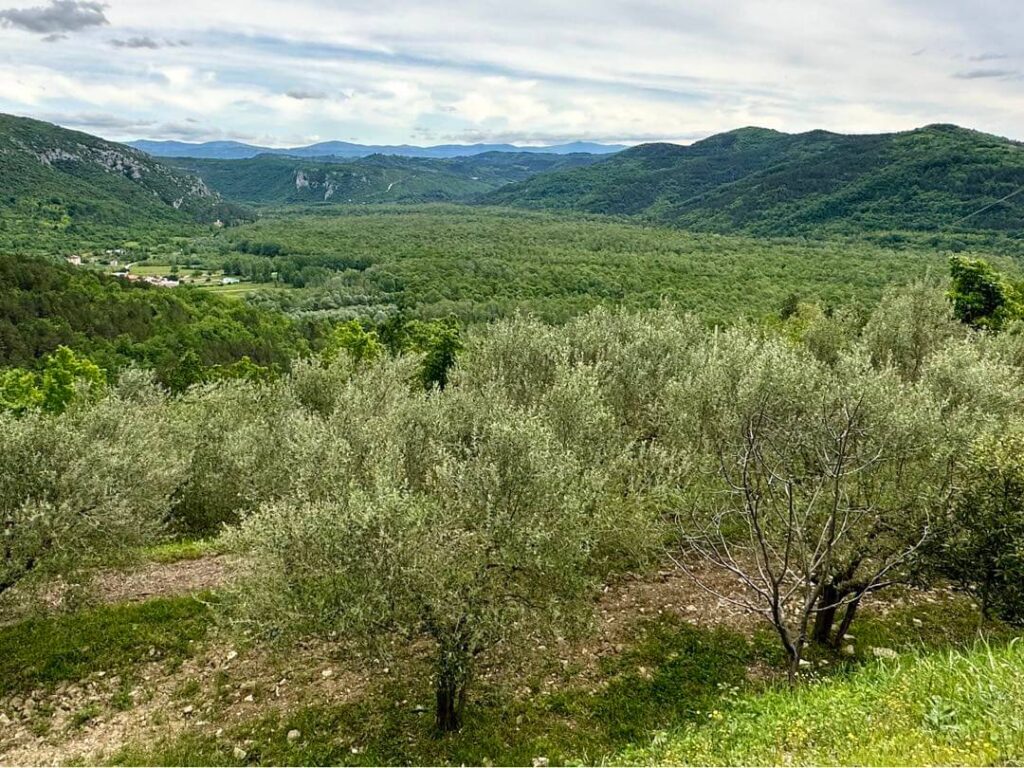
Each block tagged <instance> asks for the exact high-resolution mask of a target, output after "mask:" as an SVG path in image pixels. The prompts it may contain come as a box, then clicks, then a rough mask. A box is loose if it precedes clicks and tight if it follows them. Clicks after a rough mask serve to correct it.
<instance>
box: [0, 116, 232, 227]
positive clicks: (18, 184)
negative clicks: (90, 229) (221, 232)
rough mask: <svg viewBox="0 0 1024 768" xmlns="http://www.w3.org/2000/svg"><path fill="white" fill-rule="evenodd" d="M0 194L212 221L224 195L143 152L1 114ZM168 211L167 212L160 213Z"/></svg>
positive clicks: (11, 200)
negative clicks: (189, 216)
mask: <svg viewBox="0 0 1024 768" xmlns="http://www.w3.org/2000/svg"><path fill="white" fill-rule="evenodd" d="M0 195H2V196H5V197H6V198H7V202H8V204H9V205H10V204H16V203H17V202H18V201H19V200H21V201H24V200H26V199H46V200H50V199H53V200H57V201H62V202H63V201H66V202H68V203H69V204H72V203H75V202H88V203H96V204H99V205H102V203H103V202H104V201H105V200H107V199H110V200H111V202H112V204H115V203H116V204H120V205H126V206H127V207H128V208H129V209H135V210H141V211H143V212H150V213H153V212H155V213H157V214H160V215H162V214H169V215H171V216H174V215H176V214H175V212H177V215H180V214H191V215H192V217H195V218H200V219H208V220H213V219H214V218H216V214H215V209H216V208H217V207H218V206H219V204H220V203H221V200H220V196H219V195H218V194H217V193H216V192H214V191H212V190H211V189H210V188H209V187H208V186H207V185H206V184H205V182H203V180H202V179H200V178H199V177H198V176H195V175H193V174H190V173H188V172H186V171H183V170H181V169H179V168H174V167H172V166H169V165H165V164H164V163H161V162H160V161H158V160H156V159H154V158H152V157H150V156H149V155H147V154H146V153H144V152H141V151H140V150H137V149H133V148H132V147H128V146H125V145H123V144H117V143H114V142H109V141H105V140H103V139H100V138H97V137H95V136H91V135H89V134H86V133H80V132H78V131H69V130H66V129H64V128H60V127H58V126H55V125H51V124H49V123H44V122H40V121H38V120H30V119H27V118H19V117H13V116H10V115H0ZM161 208H165V209H166V210H161Z"/></svg>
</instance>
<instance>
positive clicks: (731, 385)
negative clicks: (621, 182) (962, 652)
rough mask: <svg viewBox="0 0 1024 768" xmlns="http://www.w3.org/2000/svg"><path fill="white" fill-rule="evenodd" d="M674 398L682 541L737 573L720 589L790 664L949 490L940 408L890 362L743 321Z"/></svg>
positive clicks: (889, 575)
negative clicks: (830, 354)
mask: <svg viewBox="0 0 1024 768" xmlns="http://www.w3.org/2000/svg"><path fill="white" fill-rule="evenodd" d="M676 398H677V401H676V403H677V405H676V424H677V429H678V434H677V439H678V440H680V445H681V448H680V451H681V454H682V455H684V456H685V457H686V463H687V468H688V470H689V483H688V485H687V486H686V487H685V491H686V496H685V503H684V511H683V512H682V514H681V515H680V518H679V520H680V523H681V524H682V526H683V534H684V540H685V542H686V544H687V545H688V546H689V548H690V550H691V551H692V552H694V553H696V554H697V555H699V556H700V557H702V558H704V559H706V560H707V561H709V562H711V563H712V564H714V565H716V566H718V567H719V568H721V569H723V570H724V571H726V572H727V573H728V574H730V575H731V576H732V577H734V578H735V579H737V580H738V581H739V582H740V583H741V584H742V585H743V587H744V588H745V591H744V592H743V593H742V594H741V595H740V596H735V595H732V594H731V593H730V594H725V593H723V594H722V595H721V596H722V597H723V598H725V599H727V600H730V601H733V602H735V603H738V604H739V605H741V606H742V607H744V608H745V609H747V610H750V611H752V612H754V613H756V614H758V615H760V616H762V617H764V618H765V619H766V620H767V621H768V622H770V623H771V625H772V626H773V627H774V628H775V630H776V631H777V633H778V635H779V637H780V640H781V642H782V645H783V647H784V649H785V651H786V654H787V656H788V659H789V669H790V675H791V676H794V675H795V673H796V670H797V669H798V668H799V663H800V660H801V657H802V654H803V652H804V649H805V646H806V644H807V642H808V641H809V640H810V638H811V635H812V632H813V634H814V635H815V637H816V638H817V639H819V640H822V641H828V640H830V639H831V632H832V629H833V622H834V621H835V619H836V614H837V611H840V610H843V611H845V616H844V618H843V619H842V621H841V626H840V628H839V631H838V632H837V633H836V638H839V637H841V636H842V633H843V632H845V630H846V629H847V628H848V626H849V623H850V622H851V621H852V620H853V616H854V613H855V611H856V609H857V606H858V604H859V603H860V600H861V598H862V597H863V596H864V595H865V594H867V593H869V592H871V591H874V590H877V589H881V588H882V587H884V586H886V585H888V584H890V583H892V581H893V580H894V579H896V578H897V577H899V576H900V575H901V572H902V571H903V570H904V569H905V568H907V567H908V566H909V565H910V564H911V563H912V560H913V558H914V557H915V555H916V553H917V551H918V550H919V548H920V546H921V544H922V543H923V541H924V540H925V539H926V537H927V535H928V533H929V531H930V528H931V520H932V517H933V516H934V514H935V513H936V511H937V509H940V508H941V507H942V504H943V501H944V499H945V497H946V494H947V488H948V479H947V475H946V472H945V470H946V468H947V462H946V461H944V458H943V451H942V445H941V442H939V441H938V438H939V437H940V435H941V432H940V430H939V429H938V424H937V422H938V419H937V413H936V409H935V408H934V407H933V406H932V403H931V401H930V400H929V399H928V398H927V397H925V396H923V395H922V393H920V392H918V391H915V390H912V389H910V388H908V387H906V386H905V385H904V384H903V383H902V382H901V381H900V379H899V377H898V376H897V375H896V373H895V372H894V371H892V370H891V369H887V370H882V371H876V370H874V369H873V368H871V366H870V365H869V364H868V363H867V361H864V360H862V359H857V358H853V359H842V360H840V361H839V362H838V363H837V364H836V365H835V366H834V367H830V366H826V365H824V364H822V363H820V362H819V361H817V360H815V359H814V358H813V357H811V355H810V354H809V353H808V352H806V351H805V350H803V349H801V348H798V347H793V346H792V345H791V344H789V343H787V342H785V341H783V340H780V339H774V338H768V339H765V338H761V337H759V336H757V335H756V334H753V333H750V332H744V331H733V332H729V333H725V334H718V335H716V336H715V337H713V338H712V339H711V340H709V341H708V343H707V344H706V345H705V346H704V347H703V348H702V349H701V350H699V351H698V353H697V354H696V355H695V356H694V359H693V361H692V364H691V374H690V375H689V376H688V377H687V379H686V380H685V381H684V382H683V383H682V384H681V385H680V386H679V387H678V388H677V390H676ZM680 563H681V564H683V565H684V567H686V565H685V559H683V558H680ZM687 570H689V571H691V573H692V572H693V571H692V569H689V568H687ZM702 583H703V582H702ZM705 586H707V587H708V588H709V589H712V590H713V591H717V592H723V590H720V589H717V588H715V587H713V586H712V585H710V584H705Z"/></svg>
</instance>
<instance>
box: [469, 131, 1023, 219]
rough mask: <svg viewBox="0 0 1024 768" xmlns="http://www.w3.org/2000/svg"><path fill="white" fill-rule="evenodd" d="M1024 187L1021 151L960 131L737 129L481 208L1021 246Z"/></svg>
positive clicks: (614, 159)
mask: <svg viewBox="0 0 1024 768" xmlns="http://www.w3.org/2000/svg"><path fill="white" fill-rule="evenodd" d="M1022 188H1024V144H1021V143H1019V142H1015V141H1011V140H1009V139H1004V138H1001V137H998V136H992V135H989V134H985V133H980V132H978V131H972V130H969V129H965V128H960V127H958V126H955V125H930V126H925V127H924V128H918V129H916V130H912V131H904V132H899V133H887V134H874V135H846V134H838V133H830V132H828V131H821V130H818V131H810V132H808V133H799V134H786V133H780V132H778V131H773V130H769V129H765V128H741V129H738V130H735V131H729V132H727V133H723V134H718V135H716V136H712V137H710V138H707V139H704V140H703V141H698V142H696V143H694V144H691V145H689V146H679V145H674V144H643V145H640V146H637V147H632V148H630V149H627V150H625V151H623V152H621V153H619V154H616V155H613V156H611V157H608V158H602V159H601V160H600V161H599V162H597V163H594V164H593V165H590V166H588V167H586V168H577V169H571V170H563V171H557V172H553V173H545V174H540V175H537V176H534V177H532V178H530V179H526V180H524V181H522V182H518V183H515V184H510V185H508V186H505V187H502V188H500V189H498V190H495V191H494V192H490V193H488V194H486V195H484V196H483V197H482V198H480V202H483V203H488V204H492V205H511V206H517V207H525V208H538V209H547V210H552V209H553V210H573V211H583V212H589V213H605V214H626V215H631V216H639V217H643V218H644V219H647V220H651V221H654V222H657V223H660V224H669V225H672V226H678V227H685V228H688V229H701V230H708V231H716V232H748V233H752V234H760V235H794V234H808V233H816V232H822V231H829V232H836V233H859V232H879V231H888V230H918V231H926V230H935V229H938V228H940V227H945V226H952V225H954V224H956V225H957V226H959V227H961V228H963V229H968V230H985V231H999V232H1004V233H1007V234H1009V235H1011V236H1022V235H1024V189H1022ZM1018 191H1019V192H1020V194H1016V193H1017V192H1018ZM1007 196H1010V197H1007ZM1004 198H1006V199H1005V200H1004Z"/></svg>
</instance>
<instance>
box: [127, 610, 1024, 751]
mask: <svg viewBox="0 0 1024 768" xmlns="http://www.w3.org/2000/svg"><path fill="white" fill-rule="evenodd" d="M911 617H915V618H916V617H921V619H923V620H922V621H921V624H920V626H918V625H917V624H913V623H912V621H911ZM637 621H638V623H637V626H636V629H635V630H634V631H633V639H632V641H631V642H630V644H629V645H627V646H626V648H625V649H623V651H622V652H621V653H619V654H614V655H608V656H605V657H604V658H602V659H601V661H600V663H599V667H598V669H597V671H596V672H591V673H588V674H584V673H583V672H582V668H581V667H580V666H579V665H578V660H577V659H574V658H570V659H569V661H570V663H569V665H568V666H566V667H561V666H560V665H558V664H557V663H555V662H556V660H555V659H551V658H550V657H549V656H548V655H547V654H543V653H541V654H538V657H537V658H534V659H533V660H532V661H531V662H530V663H529V664H528V665H527V667H526V669H525V671H524V672H523V673H522V674H518V675H517V676H516V677H515V679H514V680H502V679H500V678H499V679H492V678H490V677H489V676H488V679H484V680H480V681H478V683H477V685H476V686H475V688H474V692H473V699H472V702H471V706H470V708H469V709H468V711H467V720H466V724H465V726H464V728H463V730H462V731H461V732H460V733H458V734H454V735H451V736H447V737H444V738H437V737H436V736H435V735H434V734H433V733H432V731H431V728H430V724H429V722H430V715H429V712H430V688H429V670H428V669H427V668H426V667H425V666H424V665H423V663H422V662H420V663H417V662H414V663H411V664H408V663H407V664H402V663H401V662H399V663H398V664H397V665H396V664H395V662H390V663H391V664H392V667H394V668H393V669H392V670H391V671H392V674H391V675H377V676H375V678H374V679H373V681H372V683H371V685H370V688H369V690H368V691H367V692H366V694H364V696H363V697H361V698H358V699H356V700H355V701H350V702H347V703H339V704H332V703H331V702H329V701H325V702H322V703H318V704H315V705H312V706H305V707H300V708H298V709H294V710H292V711H289V712H285V713H269V714H266V715H264V716H257V717H255V718H254V719H248V720H242V721H234V722H232V723H231V724H229V725H228V726H227V727H226V728H225V730H224V733H222V734H221V735H220V736H216V735H214V734H211V733H209V732H207V733H202V732H198V731H192V732H190V733H186V734H182V735H175V736H171V737H168V738H166V739H163V740H160V741H158V742H157V743H155V744H154V743H146V744H141V743H140V744H131V745H128V746H126V747H125V748H124V749H123V750H121V751H120V752H119V753H118V754H117V755H116V756H115V757H114V762H117V763H119V764H128V765H134V764H158V765H179V764H180V765H206V764H210V765H231V764H238V763H239V762H250V763H258V764H264V765H266V764H270V765H302V764H345V765H379V764H426V765H444V764H471V765H476V764H497V765H529V764H530V763H531V762H532V761H533V760H534V758H537V757H546V758H547V759H548V760H550V761H551V762H552V763H553V764H560V763H567V764H575V763H584V764H594V763H606V762H612V763H632V762H668V763H673V762H696V763H729V762H732V763H740V764H742V763H746V762H755V763H756V762H769V763H775V762H782V761H783V759H784V757H785V755H786V754H792V756H793V757H794V761H796V762H812V763H813V762H823V763H831V762H845V763H856V762H865V763H887V764H903V763H917V762H940V763H941V762H965V763H984V762H986V761H989V760H994V759H996V758H997V757H998V758H1001V759H1000V760H999V761H1000V762H1007V761H1010V760H1011V759H1013V758H1018V759H1019V758H1020V757H1021V756H1024V744H1022V743H1021V741H1020V731H1019V729H1018V730H1017V731H1015V730H1014V728H1015V725H1017V724H1019V716H1018V715H1014V714H1013V708H1014V707H1015V706H1017V705H1018V704H1019V701H1020V698H1019V697H1020V695H1021V692H1022V688H1021V683H1020V682H1019V678H1020V673H1021V672H1024V654H1022V653H1021V652H1020V651H1019V649H1017V647H1016V646H1015V645H1013V644H1012V643H1011V644H1009V645H1007V639H1008V637H1009V633H1008V632H1007V631H1006V630H1004V629H994V631H993V633H992V634H991V635H990V636H991V638H992V639H991V642H992V646H991V647H992V649H993V650H992V651H991V654H992V658H994V659H996V661H995V662H993V663H991V664H988V666H986V663H987V658H988V657H987V654H988V653H989V651H988V649H987V647H982V649H981V650H978V651H968V652H961V651H962V649H964V648H971V647H972V645H973V643H974V640H972V638H975V637H977V635H976V634H975V633H976V629H977V624H976V621H977V619H976V617H975V615H974V614H973V613H972V612H971V611H970V609H969V608H968V607H967V606H966V604H965V603H964V602H963V601H953V602H948V603H938V604H935V605H933V606H930V607H928V606H925V607H922V606H918V607H916V608H914V609H904V610H897V611H895V612H893V613H891V614H889V615H888V616H887V617H885V618H884V619H882V618H877V617H876V618H871V617H865V619H863V620H862V621H861V623H860V624H859V625H858V627H857V628H856V629H855V631H856V632H857V635H858V640H857V645H858V647H859V650H858V655H857V657H856V658H853V659H850V658H847V657H833V658H832V659H831V662H832V663H831V665H830V666H821V667H818V669H819V670H820V672H817V673H816V675H820V677H815V678H814V679H812V680H810V681H808V682H806V683H804V684H802V685H801V687H799V688H798V689H797V690H796V692H793V691H790V690H789V689H788V688H787V687H785V686H784V684H783V683H781V682H777V683H776V682H766V681H765V680H764V679H763V677H762V676H763V675H764V674H765V670H770V669H773V668H776V669H781V664H782V659H781V654H780V652H779V650H778V648H777V643H776V641H775V638H774V637H773V636H772V635H770V633H768V632H767V631H759V632H757V633H756V634H755V635H753V636H751V637H746V636H744V635H742V634H739V633H737V632H735V631H730V630H726V629H707V628H697V627H693V626H691V625H688V624H686V623H684V622H681V621H679V620H678V619H675V618H668V617H662V618H655V619H646V620H645V619H643V618H642V617H637ZM874 643H881V644H884V645H886V646H888V647H893V648H896V649H900V650H902V651H903V652H905V653H906V654H907V655H906V656H905V657H904V658H903V659H902V660H901V662H900V663H901V664H902V665H903V666H902V667H897V670H902V671H898V672H897V673H893V672H892V671H891V669H890V668H885V667H881V666H880V665H879V664H878V663H877V662H876V661H875V660H874V659H873V657H872V653H871V650H870V648H871V647H872V644H874ZM545 657H547V658H546V664H545ZM825 658H826V659H828V657H825ZM951 659H952V661H950V660H951ZM751 668H753V669H759V670H761V671H760V672H759V674H758V675H757V676H754V677H753V678H751V677H749V676H748V671H749V670H750V669H751ZM829 670H831V671H829ZM815 680H819V682H815ZM900 696H902V697H903V698H900ZM919 697H923V698H919ZM933 697H938V698H933ZM920 702H923V705H921V706H917V704H919V703H920ZM957 702H962V703H959V704H957ZM950 705H952V709H953V710H955V711H953V712H951V711H950V708H951V706H950ZM986 706H994V707H996V710H995V711H996V712H997V713H998V714H1003V715H1006V717H1007V719H1005V720H1003V721H996V720H993V719H990V718H988V717H987V716H986V714H985V707H986ZM819 707H820V710H819V709H818V708H819ZM901 707H903V709H901ZM890 708H895V709H896V711H897V713H898V715H899V716H898V718H896V719H894V721H893V723H892V724H888V725H886V726H885V727H884V728H882V729H876V730H868V729H865V728H864V727H863V720H859V719H858V718H862V717H865V716H867V715H871V714H874V716H875V718H876V719H877V720H879V721H881V720H882V719H883V718H884V715H885V714H886V712H887V711H888V710H889V709H890ZM812 710H814V711H813V712H812ZM809 713H810V714H809ZM837 715H838V716H837ZM844 715H848V716H849V719H847V718H846V717H844ZM757 718H763V720H758V719H757ZM733 722H735V723H736V724H737V725H736V726H735V730H736V733H737V734H738V736H737V738H738V739H739V738H740V737H741V736H742V737H743V738H744V739H746V741H742V740H741V741H738V742H737V743H736V744H733V743H731V742H730V741H729V734H730V733H732V731H730V730H727V729H728V728H729V727H730V726H729V723H733ZM851 723H852V725H851ZM769 724H770V727H769ZM896 726H898V728H897V727H896ZM931 728H934V729H935V732H934V734H926V736H929V738H927V739H926V738H919V736H920V733H921V732H922V731H926V730H927V729H931ZM293 729H294V730H298V731H300V733H301V738H300V739H299V740H298V741H294V742H292V741H289V740H288V739H287V738H286V735H287V733H288V732H289V731H291V730H293ZM851 732H853V733H854V738H852V739H851V738H850V736H849V734H850V733H851ZM778 734H783V737H782V740H781V742H779V743H781V744H783V745H784V746H785V749H792V750H793V751H792V752H791V753H787V752H786V751H785V749H784V750H783V751H774V752H773V751H771V748H772V747H773V745H774V744H775V743H776V739H775V737H776V736H777V735H778ZM901 734H903V736H902V737H900V735H901ZM812 737H813V738H812ZM961 737H962V740H961ZM720 739H723V740H724V741H719V740H720ZM787 739H788V741H787ZM929 739H930V740H929ZM762 742H763V743H764V744H767V745H768V747H766V748H765V749H766V750H767V751H763V752H759V751H756V750H755V749H754V747H756V746H757V745H760V744H761V743H762ZM238 744H245V745H246V751H247V756H246V758H245V760H244V761H240V760H239V759H238V758H237V757H236V756H235V754H234V748H235V746H236V745H238ZM819 746H821V747H822V748H821V749H818V747H819ZM812 748H813V749H812ZM730 750H731V751H730ZM744 750H748V751H744ZM800 750H804V751H803V752H801V751H800ZM814 750H817V751H814ZM830 750H834V751H830Z"/></svg>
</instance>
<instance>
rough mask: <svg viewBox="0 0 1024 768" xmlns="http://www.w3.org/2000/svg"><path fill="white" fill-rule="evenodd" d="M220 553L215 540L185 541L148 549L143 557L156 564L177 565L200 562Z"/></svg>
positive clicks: (169, 542)
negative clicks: (183, 562) (194, 561)
mask: <svg viewBox="0 0 1024 768" xmlns="http://www.w3.org/2000/svg"><path fill="white" fill-rule="evenodd" d="M219 551H220V550H219V548H218V545H217V542H216V540H214V539H183V540H181V541H168V542H164V543H163V544H157V545H155V546H152V547H148V548H147V549H146V550H145V551H144V552H143V553H142V555H143V557H144V558H145V559H146V560H150V561H152V562H155V563H176V562H179V561H180V560H198V559H199V558H201V557H206V556H207V555H214V554H217V553H218V552H219Z"/></svg>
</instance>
